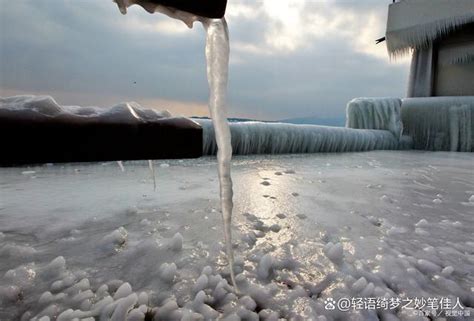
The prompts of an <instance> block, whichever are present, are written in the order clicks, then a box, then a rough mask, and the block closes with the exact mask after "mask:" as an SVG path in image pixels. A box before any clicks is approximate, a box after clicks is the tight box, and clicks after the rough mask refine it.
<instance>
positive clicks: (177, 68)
mask: <svg viewBox="0 0 474 321" xmlns="http://www.w3.org/2000/svg"><path fill="white" fill-rule="evenodd" d="M228 2H229V3H228V7H227V14H226V17H227V20H228V23H229V30H230V37H231V64H230V80H229V108H230V115H231V116H234V117H249V118H257V119H264V120H277V119H284V118H293V117H304V116H317V117H321V118H333V117H341V118H342V117H344V113H345V106H346V103H347V102H348V101H349V100H350V99H352V98H354V97H361V96H396V97H402V96H404V94H405V88H406V83H407V74H408V59H407V58H404V59H399V60H397V61H390V60H389V59H388V56H387V54H386V49H385V45H384V44H381V45H375V44H374V40H375V39H377V38H379V37H381V36H383V35H384V33H385V22H386V16H387V8H388V4H389V3H391V0H390V1H389V0H357V1H355V0H354V1H351V0H327V1H323V0H306V1H305V0H254V1H246V0H228ZM0 5H1V10H0V96H10V95H17V94H31V93H33V94H48V95H52V96H53V97H55V98H56V100H57V101H58V102H59V103H61V104H67V105H95V106H111V105H114V104H115V103H118V102H121V101H136V102H138V103H140V104H142V105H144V106H147V107H153V108H157V109H168V110H170V111H171V112H172V113H174V114H182V115H188V116H190V115H201V116H202V115H207V114H208V113H207V104H206V100H207V97H208V89H207V81H206V72H205V70H206V66H205V58H204V46H205V34H204V30H203V28H202V26H201V25H198V24H195V26H194V28H193V29H188V28H187V27H186V25H184V24H183V23H182V22H180V21H175V20H172V19H170V18H168V17H165V16H162V15H160V14H153V15H151V14H149V13H147V12H146V11H144V10H143V9H142V8H141V7H138V6H134V7H132V8H130V9H129V11H128V14H127V15H125V16H123V15H121V14H120V12H119V10H118V9H117V6H116V4H115V3H113V2H112V0H41V1H38V0H15V1H11V0H0Z"/></svg>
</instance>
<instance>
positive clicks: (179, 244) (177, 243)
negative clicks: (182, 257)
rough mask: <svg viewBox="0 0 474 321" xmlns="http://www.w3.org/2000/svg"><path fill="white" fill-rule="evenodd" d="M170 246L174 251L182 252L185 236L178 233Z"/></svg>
mask: <svg viewBox="0 0 474 321" xmlns="http://www.w3.org/2000/svg"><path fill="white" fill-rule="evenodd" d="M169 246H170V248H171V249H172V250H173V251H181V249H182V248H183V236H182V235H181V233H179V232H178V233H176V234H175V235H174V236H173V238H172V239H171V240H170V242H169Z"/></svg>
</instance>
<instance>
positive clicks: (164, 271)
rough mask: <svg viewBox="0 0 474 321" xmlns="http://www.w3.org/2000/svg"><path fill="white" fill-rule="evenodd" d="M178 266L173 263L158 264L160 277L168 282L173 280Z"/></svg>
mask: <svg viewBox="0 0 474 321" xmlns="http://www.w3.org/2000/svg"><path fill="white" fill-rule="evenodd" d="M177 271H178V268H177V267H176V264H174V263H163V264H161V266H160V278H161V279H162V280H163V281H165V282H168V283H171V282H173V280H174V279H175V277H176V275H177Z"/></svg>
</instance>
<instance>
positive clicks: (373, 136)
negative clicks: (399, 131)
mask: <svg viewBox="0 0 474 321" xmlns="http://www.w3.org/2000/svg"><path fill="white" fill-rule="evenodd" d="M196 121H197V122H198V123H199V124H201V126H202V127H203V154H204V155H214V154H216V151H217V146H216V142H215V138H214V130H213V128H212V123H211V121H210V120H205V119H204V120H203V119H199V120H196ZM230 130H231V134H232V149H233V153H234V154H237V155H249V154H289V153H317V152H355V151H368V150H377V149H398V147H399V142H398V139H396V138H395V136H394V135H393V134H392V133H391V132H389V131H386V130H366V129H352V128H343V127H328V126H315V125H294V124H284V123H263V122H236V123H230Z"/></svg>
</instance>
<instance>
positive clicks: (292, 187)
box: [0, 151, 474, 320]
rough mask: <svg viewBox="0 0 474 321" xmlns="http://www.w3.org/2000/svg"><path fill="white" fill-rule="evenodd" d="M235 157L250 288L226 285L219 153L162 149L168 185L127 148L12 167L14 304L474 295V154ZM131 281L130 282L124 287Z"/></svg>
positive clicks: (290, 303)
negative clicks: (115, 158) (175, 153)
mask: <svg viewBox="0 0 474 321" xmlns="http://www.w3.org/2000/svg"><path fill="white" fill-rule="evenodd" d="M233 163H234V165H233V172H234V175H235V192H236V196H235V206H236V208H235V213H236V214H235V227H234V233H235V235H236V237H235V240H234V243H236V247H235V252H236V263H235V267H236V271H238V272H239V273H238V275H237V282H238V284H239V286H240V289H241V291H242V293H243V295H242V296H241V297H239V298H238V297H236V296H235V295H233V294H232V293H231V288H230V287H229V285H228V284H227V283H230V282H228V280H229V275H228V269H227V268H226V264H225V263H226V262H225V256H224V254H223V252H222V251H223V249H224V247H223V244H222V242H221V240H222V239H223V237H222V235H221V234H222V232H221V229H220V227H221V224H222V222H221V218H220V213H219V212H218V211H217V209H218V208H219V205H218V202H219V201H218V197H217V196H218V186H217V177H216V175H215V166H216V163H215V159H213V158H202V159H199V160H185V161H166V162H165V161H160V162H158V161H157V162H155V165H156V168H157V173H156V177H157V190H156V192H153V183H152V181H151V178H150V177H149V171H148V165H147V164H146V162H129V163H127V162H126V163H124V165H125V172H124V173H122V172H121V171H120V169H119V168H118V167H117V166H116V164H114V163H107V164H104V165H92V164H65V165H53V166H39V167H31V168H26V167H22V168H10V169H8V168H0V177H1V181H0V183H1V184H0V188H1V193H2V198H1V200H0V226H1V227H0V231H1V232H2V234H0V259H1V260H0V262H1V263H0V286H1V291H0V296H1V298H0V300H1V301H0V305H1V306H2V309H0V310H1V311H2V312H0V319H5V318H6V319H12V318H13V319H15V318H19V317H20V316H21V315H22V314H24V313H25V312H26V311H27V310H28V311H31V314H30V315H29V317H30V318H32V317H34V316H38V317H40V316H43V315H48V314H51V315H58V314H59V313H61V312H63V311H66V310H68V309H72V310H74V311H76V312H74V313H78V315H81V317H83V318H86V317H89V315H92V314H94V313H96V315H98V316H100V315H102V314H101V313H105V312H103V311H104V309H106V306H107V305H108V304H109V305H110V306H109V308H108V309H112V310H113V311H118V310H119V309H118V307H119V306H120V307H122V308H123V309H125V312H126V311H127V310H128V309H126V306H127V304H129V306H128V307H132V306H137V311H135V312H133V315H132V316H131V317H130V319H131V320H140V316H141V315H142V314H143V311H146V309H145V308H146V307H147V306H148V307H150V308H158V309H157V310H155V312H156V317H157V320H158V319H159V320H162V319H165V318H170V319H173V318H175V319H179V317H183V316H189V318H190V319H197V320H198V319H199V317H201V316H204V317H208V318H215V317H217V316H219V317H228V318H229V319H232V320H235V319H237V318H236V316H239V317H240V318H241V319H249V320H252V319H255V318H258V315H260V317H262V318H263V319H269V320H272V319H275V318H277V317H280V318H287V319H288V318H295V319H311V318H312V319H314V320H318V318H319V320H336V319H338V318H339V319H340V318H344V319H349V320H350V319H353V320H372V319H373V320H377V318H382V319H385V320H397V319H402V320H417V318H415V317H413V316H411V314H410V311H409V310H401V309H399V310H394V311H379V312H378V313H376V312H375V311H367V310H362V311H360V310H354V311H352V310H351V311H349V312H340V311H337V310H327V309H325V302H324V300H326V299H328V298H334V299H338V298H341V297H349V298H354V297H384V296H386V297H400V298H402V297H448V296H452V298H453V299H454V298H457V297H459V298H460V300H461V303H462V304H463V305H469V306H473V305H474V297H473V292H472V288H473V287H474V269H473V267H472V266H473V262H474V261H473V260H474V257H473V254H474V253H473V250H472V249H473V248H474V237H473V236H472V227H473V226H474V224H473V220H474V216H473V213H474V202H470V201H469V199H470V198H471V195H473V194H474V183H473V182H474V165H473V164H474V155H472V154H470V153H444V152H441V153H427V152H416V151H409V152H383V151H379V152H368V153H344V154H314V155H280V156H268V155H267V156H255V157H254V156H247V157H238V158H237V159H236V160H235V161H234V162H233ZM473 201H474V198H473ZM121 227H123V229H121ZM58 256H63V257H64V261H63V260H62V259H56V258H57V257H58ZM33 262H34V264H33ZM50 262H53V263H50ZM173 264H174V265H175V266H176V269H175V266H174V265H173ZM206 266H210V269H209V268H205V267H206ZM84 279H87V280H88V281H84ZM81 280H83V281H81ZM117 280H121V282H128V283H129V284H130V286H131V288H132V289H131V290H130V289H129V288H128V286H127V285H124V286H123V287H122V290H120V293H119V294H118V295H117V294H116V293H115V291H116V289H117V288H118V287H119V286H120V285H121V282H119V281H117ZM58 281H61V282H62V283H60V282H58ZM104 284H107V290H106V289H105V287H104V286H103V285H104ZM12 286H15V287H16V288H15V287H12ZM201 290H202V292H200V291H201ZM47 291H49V292H51V296H50V295H49V294H47ZM142 292H144V293H146V294H141V293H142ZM20 293H21V295H19V294H20ZM45 293H46V294H45ZM81 293H82V295H80V294H81ZM134 293H136V298H135V294H134ZM61 294H62V295H61ZM109 294H110V298H109V299H107V297H108V295H109ZM114 297H115V298H114ZM121 298H122V300H121ZM173 298H174V299H173ZM145 299H146V300H145ZM103 300H105V301H103ZM110 300H111V301H110ZM120 300H121V301H120ZM118 301H120V302H119V303H117V302H118ZM145 301H146V302H145ZM99 302H102V304H104V306H103V307H102V309H103V310H101V311H99V310H100V309H99V308H98V307H97V304H98V303H99ZM113 302H115V303H113ZM131 302H134V303H133V304H132V303H131ZM105 303H107V304H105ZM142 303H143V304H144V305H143V306H142V307H141V308H139V306H140V305H141V304H142ZM175 303H176V305H177V306H179V308H178V307H177V306H175ZM124 307H125V308H124ZM45 309H46V310H45ZM94 309H99V310H97V311H98V312H94V313H92V312H87V311H94ZM140 309H142V310H143V311H142V310H140ZM79 310H80V311H82V312H81V313H83V314H81V313H79ZM112 310H111V311H112ZM42 311H43V312H42ZM109 312H110V311H109ZM69 313H73V312H69ZM140 313H142V314H140ZM112 314H113V313H112ZM112 314H109V315H112ZM25 316H26V315H25ZM65 316H66V317H67V315H65ZM132 317H136V319H132ZM117 318H118V319H120V317H119V313H118V312H117ZM37 319H38V320H39V318H37ZM106 319H107V318H106ZM122 319H123V318H122ZM461 319H462V318H461ZM420 320H421V319H420Z"/></svg>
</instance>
